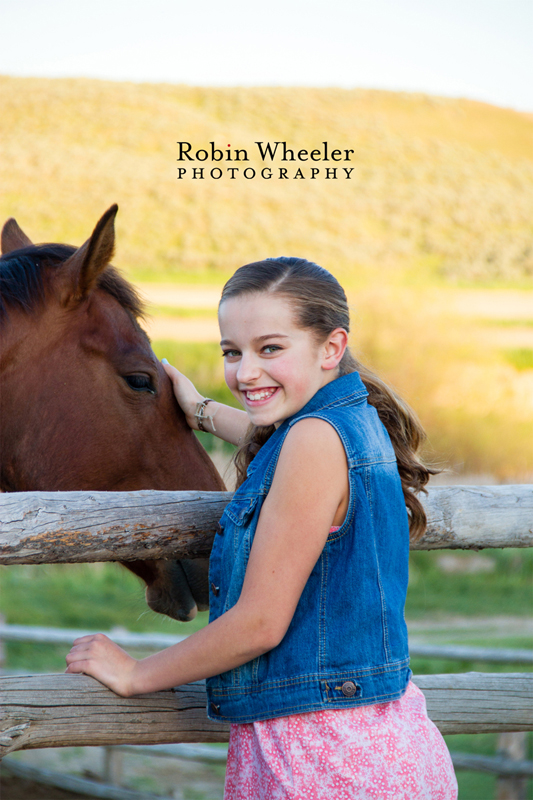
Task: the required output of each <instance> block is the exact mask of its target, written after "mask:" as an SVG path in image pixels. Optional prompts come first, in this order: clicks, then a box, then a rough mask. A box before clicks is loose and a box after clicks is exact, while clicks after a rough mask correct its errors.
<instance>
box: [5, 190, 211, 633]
mask: <svg viewBox="0 0 533 800" xmlns="http://www.w3.org/2000/svg"><path fill="white" fill-rule="evenodd" d="M117 210H118V208H117V206H116V205H115V206H112V207H111V208H110V209H109V210H108V211H107V212H106V213H105V214H104V215H103V217H102V218H101V219H100V220H99V222H98V224H97V225H96V228H95V229H94V231H93V234H92V236H91V237H90V238H89V239H88V240H87V241H86V242H85V244H83V245H82V246H81V247H80V248H75V247H71V246H70V245H64V244H41V245H33V244H32V243H31V241H30V240H29V239H28V237H27V236H26V235H25V234H24V233H23V232H22V230H21V229H20V228H19V226H18V225H17V223H16V222H15V220H14V219H10V220H8V222H7V223H6V224H5V226H4V228H3V231H2V254H3V255H2V257H1V258H0V330H1V345H0V381H1V384H0V385H1V394H0V489H1V490H2V491H5V492H22V491H71V490H90V489H95V490H98V489H99V490H106V491H128V490H135V489H180V490H185V489H198V490H207V491H220V490H224V484H223V482H222V479H221V478H220V476H219V475H218V473H217V471H216V469H215V467H214V466H213V464H212V463H211V460H210V459H209V457H208V455H207V453H206V452H205V451H204V449H203V448H202V447H201V445H200V444H199V442H198V440H197V439H196V437H195V436H194V434H193V432H192V431H191V430H190V428H189V427H188V426H187V423H186V421H185V416H184V414H183V412H182V411H181V409H180V407H179V406H178V404H177V402H176V400H175V398H174V394H173V391H172V385H171V382H170V380H169V378H168V376H167V375H166V373H165V371H164V370H163V368H162V367H161V365H160V363H159V361H158V360H157V358H156V357H155V355H154V353H153V351H152V348H151V347H150V341H149V339H148V337H147V335H146V334H145V332H144V331H143V330H142V328H141V327H140V325H139V322H138V320H139V318H141V317H142V312H143V308H142V303H141V302H140V300H139V297H138V296H137V294H136V292H135V290H134V289H133V287H132V286H131V285H130V284H129V283H127V281H126V280H125V279H124V278H123V277H121V275H120V274H119V273H118V272H117V270H116V269H115V268H114V267H112V266H110V264H109V262H110V260H111V258H112V255H113V249H114V241H115V233H114V219H115V215H116V213H117ZM125 566H127V567H128V569H130V570H132V571H133V572H134V573H136V574H137V575H139V576H140V577H141V578H142V579H143V580H144V581H145V583H146V585H147V588H146V599H147V602H148V605H149V606H150V608H152V609H153V610H154V611H158V612H160V613H162V614H167V615H168V616H171V617H174V618H176V619H182V620H185V619H192V617H194V615H195V614H196V610H197V609H198V608H200V609H205V608H206V607H207V605H208V590H207V568H208V561H207V559H196V560H191V561H188V560H182V561H175V562H170V561H135V562H128V563H126V564H125Z"/></svg>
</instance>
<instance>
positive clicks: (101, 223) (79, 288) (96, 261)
mask: <svg viewBox="0 0 533 800" xmlns="http://www.w3.org/2000/svg"><path fill="white" fill-rule="evenodd" d="M117 211H118V206H117V205H116V204H115V205H112V206H111V208H108V209H107V211H106V212H105V214H104V215H103V216H102V217H101V218H100V219H99V220H98V222H97V224H96V227H95V229H94V231H93V232H92V234H91V237H90V238H89V239H87V241H86V242H85V243H84V244H82V246H81V247H79V248H78V249H77V250H76V252H75V253H74V254H73V255H71V256H70V258H68V259H67V260H66V261H65V263H64V264H63V266H62V269H61V275H62V277H63V280H64V281H65V283H64V297H63V302H64V304H65V305H66V304H67V303H68V302H69V301H70V300H81V299H82V298H83V297H86V296H87V295H88V294H90V293H91V291H92V290H93V289H94V287H95V286H96V281H97V279H98V276H99V275H100V274H101V273H102V272H103V271H104V270H105V268H106V267H107V265H108V264H109V262H110V261H111V259H112V258H113V252H114V249H115V216H116V213H117Z"/></svg>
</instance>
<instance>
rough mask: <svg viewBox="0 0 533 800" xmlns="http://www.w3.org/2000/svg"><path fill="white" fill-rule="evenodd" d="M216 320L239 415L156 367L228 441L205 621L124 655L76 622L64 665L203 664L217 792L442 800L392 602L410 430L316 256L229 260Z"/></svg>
mask: <svg viewBox="0 0 533 800" xmlns="http://www.w3.org/2000/svg"><path fill="white" fill-rule="evenodd" d="M219 322H220V330H221V335H222V341H221V346H222V351H223V356H224V364H225V378H226V381H227V384H228V386H229V388H230V390H231V392H232V393H233V395H234V396H235V397H236V398H237V399H238V400H239V401H240V402H241V403H242V405H243V406H244V408H245V411H244V412H243V411H239V410H237V409H234V408H231V407H229V406H224V405H222V404H220V403H215V402H214V401H212V400H210V399H208V398H204V397H202V396H201V395H200V394H199V393H198V392H197V390H196V389H195V387H194V386H193V384H192V383H191V382H190V381H189V380H188V379H187V378H186V377H185V376H184V375H181V374H180V373H179V372H178V371H177V370H175V369H174V368H173V367H171V366H170V365H165V369H166V371H167V373H168V374H169V376H170V377H171V379H172V381H173V385H174V390H175V394H176V397H177V400H178V402H179V403H180V405H181V407H182V408H183V410H184V411H185V413H186V415H187V419H188V421H189V424H190V426H191V427H192V428H197V429H201V430H210V431H211V432H213V433H215V434H216V435H218V436H220V437H221V438H222V439H225V440H226V441H229V442H232V443H233V444H236V445H239V449H238V451H237V455H236V465H237V472H238V476H239V482H240V486H239V488H238V490H237V491H236V493H235V496H234V499H233V500H232V502H231V503H230V504H229V506H228V507H227V508H226V510H225V511H224V514H223V517H222V519H221V527H220V535H217V536H216V540H215V543H214V545H213V551H212V554H211V561H210V577H209V579H210V594H211V607H210V623H209V625H208V626H207V627H206V628H204V629H203V630H201V631H198V632H197V633H194V634H192V635H191V636H190V637H188V638H187V640H186V641H184V642H181V643H179V644H177V645H174V646H173V647H169V648H168V649H167V650H164V651H162V652H161V653H157V654H155V655H151V656H149V657H147V658H144V659H142V660H139V661H137V660H135V659H133V658H131V657H130V656H129V655H128V654H127V653H125V652H124V651H123V650H122V649H121V648H119V647H118V646H117V645H115V644H113V642H111V641H110V640H109V639H108V638H107V637H106V636H104V635H103V634H97V635H96V636H83V637H81V638H80V639H77V640H76V641H75V642H74V646H73V648H72V650H71V651H70V653H69V654H68V655H67V664H68V669H67V672H85V673H87V674H89V675H93V676H94V677H95V678H97V679H98V680H100V681H101V682H102V683H104V684H106V685H107V686H109V687H110V688H111V689H112V690H113V691H115V692H116V693H117V694H119V695H122V696H125V697H128V696H131V695H135V694H142V693H145V692H153V691H157V690H160V689H169V688H171V687H173V686H176V685H179V684H183V683H187V682H189V681H194V680H198V679H201V678H207V692H208V715H209V716H210V718H211V719H216V720H220V721H229V722H231V723H233V724H232V726H231V737H230V746H229V754H228V767H227V775H226V788H225V798H226V799H227V800H230V799H231V800H248V799H249V800H260V799H261V798H265V799H266V798H268V800H300V798H312V799H313V800H348V799H349V800H353V799H354V798H358V799H361V800H363V799H364V800H384V798H390V800H453V798H456V796H457V785H456V781H455V776H454V773H453V768H452V765H451V760H450V757H449V753H448V751H447V749H446V745H445V744H444V741H443V739H442V737H441V736H440V733H439V732H438V730H437V728H436V727H435V726H434V725H433V723H431V722H430V720H429V719H428V717H427V714H426V707H425V700H424V697H423V695H422V693H421V692H420V690H419V689H418V688H417V687H416V686H415V685H414V684H413V683H412V682H411V681H410V677H411V671H410V669H409V654H408V647H407V630H406V626H405V621H404V615H403V610H404V602H405V595H406V590H407V566H408V555H409V532H410V533H411V537H412V538H413V539H416V538H418V537H420V536H421V535H422V534H423V532H424V530H425V525H426V519H425V514H424V511H423V508H422V505H421V504H420V502H419V500H418V499H417V498H416V496H415V494H414V493H413V492H415V491H418V490H420V489H422V488H423V487H424V485H425V484H426V482H427V480H428V478H429V475H430V473H431V470H429V469H428V468H426V467H424V466H423V465H422V464H421V462H420V461H419V460H418V459H417V457H416V451H417V449H418V446H419V444H420V442H421V440H422V437H423V432H422V430H421V428H420V426H419V424H418V422H417V421H416V419H415V418H414V416H413V414H412V412H411V411H410V410H409V409H408V408H407V407H406V406H405V405H404V404H403V403H402V402H401V401H400V400H399V399H398V398H397V397H396V396H395V395H394V394H393V392H392V391H391V390H390V389H389V388H388V387H386V386H385V385H384V384H383V383H382V382H381V381H380V380H379V379H378V378H376V376H374V375H372V373H370V372H369V371H368V370H366V369H365V368H363V367H362V366H361V365H360V364H358V363H357V361H356V360H355V359H354V357H353V356H352V355H351V353H350V352H349V350H348V348H347V340H348V331H349V314H348V305H347V301H346V296H345V294H344V291H343V289H342V288H341V286H340V285H339V284H338V282H337V281H336V279H335V278H334V277H333V276H332V275H331V274H330V273H329V272H327V271H326V270H324V269H322V268H321V267H319V266H317V265H316V264H312V263H310V262H308V261H305V260H303V259H297V258H277V259H267V260H266V261H260V262H257V263H254V264H248V265H246V266H244V267H241V268H240V269H238V270H237V272H236V273H235V275H234V276H233V277H232V278H231V279H230V280H229V281H228V283H227V284H226V286H225V287H224V290H223V292H222V298H221V301H220V307H219ZM250 423H251V424H250Z"/></svg>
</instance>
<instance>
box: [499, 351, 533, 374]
mask: <svg viewBox="0 0 533 800" xmlns="http://www.w3.org/2000/svg"><path fill="white" fill-rule="evenodd" d="M504 355H505V358H506V360H507V361H508V362H509V364H512V365H513V367H514V368H515V369H518V370H523V369H533V350H532V349H531V348H530V347H514V348H510V349H509V350H504Z"/></svg>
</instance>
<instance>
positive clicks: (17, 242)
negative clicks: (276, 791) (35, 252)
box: [2, 217, 33, 256]
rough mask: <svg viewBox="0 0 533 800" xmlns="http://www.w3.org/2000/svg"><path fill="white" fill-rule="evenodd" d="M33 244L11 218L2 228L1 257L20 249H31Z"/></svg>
mask: <svg viewBox="0 0 533 800" xmlns="http://www.w3.org/2000/svg"><path fill="white" fill-rule="evenodd" d="M32 244H33V242H32V241H30V239H28V237H27V236H26V234H25V233H24V231H23V230H22V229H21V228H19V226H18V224H17V220H16V219H13V217H11V218H10V219H8V221H7V222H6V224H5V225H4V227H3V228H2V255H3V256H5V255H6V254H7V253H11V252H12V251H13V250H20V248H21V247H31V245H32Z"/></svg>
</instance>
